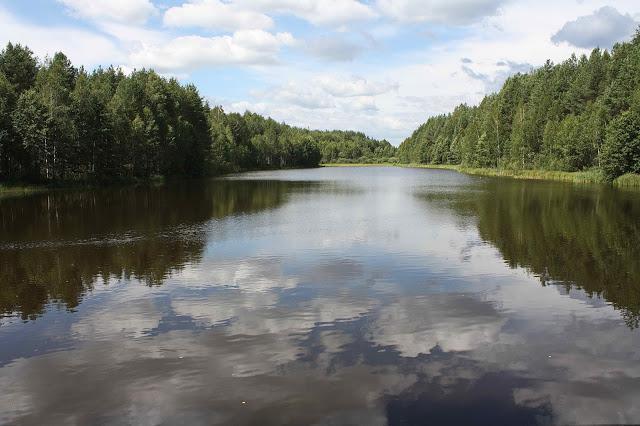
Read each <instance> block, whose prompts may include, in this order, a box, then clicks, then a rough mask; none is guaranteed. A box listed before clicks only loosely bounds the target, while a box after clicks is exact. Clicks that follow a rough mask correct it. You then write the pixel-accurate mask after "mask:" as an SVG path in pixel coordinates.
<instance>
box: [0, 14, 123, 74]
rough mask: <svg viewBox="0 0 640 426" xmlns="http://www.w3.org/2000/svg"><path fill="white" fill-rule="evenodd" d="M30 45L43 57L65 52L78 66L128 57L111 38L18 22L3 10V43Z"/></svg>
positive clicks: (0, 40) (0, 17)
mask: <svg viewBox="0 0 640 426" xmlns="http://www.w3.org/2000/svg"><path fill="white" fill-rule="evenodd" d="M9 41H11V42H14V43H20V44H25V45H27V46H28V47H29V48H30V49H31V50H33V52H34V53H35V54H36V55H37V56H38V57H40V58H44V57H45V56H47V55H48V56H52V55H53V54H54V53H56V52H59V51H63V52H64V53H65V54H66V55H67V56H68V57H69V58H70V59H71V61H72V62H73V63H74V64H76V65H80V64H81V65H85V66H89V67H91V66H96V65H109V64H111V63H114V62H121V61H122V60H124V58H125V55H124V54H123V52H122V51H121V50H120V49H119V48H118V47H117V46H116V45H115V44H114V43H113V42H112V41H111V40H110V39H109V38H107V37H103V36H101V35H99V34H95V33H92V32H89V31H85V30H81V29H77V28H71V27H55V26H52V27H43V26H39V25H35V24H30V23H28V22H24V21H22V20H19V19H17V18H16V17H14V16H13V15H11V14H10V13H8V12H6V11H4V10H3V9H2V8H0V43H1V44H2V45H4V44H6V43H7V42H9Z"/></svg>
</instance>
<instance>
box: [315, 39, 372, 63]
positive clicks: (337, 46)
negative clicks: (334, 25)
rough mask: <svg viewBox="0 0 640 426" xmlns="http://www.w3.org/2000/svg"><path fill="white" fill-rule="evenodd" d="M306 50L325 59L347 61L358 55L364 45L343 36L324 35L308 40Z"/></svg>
mask: <svg viewBox="0 0 640 426" xmlns="http://www.w3.org/2000/svg"><path fill="white" fill-rule="evenodd" d="M306 51H307V52H308V53H310V54H311V55H313V56H317V57H319V58H321V59H324V60H327V61H335V62H349V61H353V60H354V59H355V58H356V57H358V56H359V55H360V54H361V53H362V52H363V51H364V47H363V46H362V45H360V44H358V43H355V42H353V41H351V40H349V39H346V38H344V37H338V36H325V37H318V38H315V39H312V40H309V41H308V42H307V45H306Z"/></svg>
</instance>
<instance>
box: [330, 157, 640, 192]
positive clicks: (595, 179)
mask: <svg viewBox="0 0 640 426" xmlns="http://www.w3.org/2000/svg"><path fill="white" fill-rule="evenodd" d="M376 166H382V167H408V168H421V169H442V170H455V171H457V172H460V173H466V174H469V175H475V176H488V177H504V178H511V179H522V180H550V181H558V182H571V183H606V181H605V178H604V176H602V174H601V173H600V172H599V171H597V170H589V171H584V172H561V171H550V170H508V169H485V168H474V167H465V166H456V165H444V164H398V163H381V164H342V163H340V164H323V167H376ZM613 185H614V186H616V187H621V188H638V189H640V175H637V174H627V175H624V176H620V177H619V178H617V179H616V180H615V181H614V182H613Z"/></svg>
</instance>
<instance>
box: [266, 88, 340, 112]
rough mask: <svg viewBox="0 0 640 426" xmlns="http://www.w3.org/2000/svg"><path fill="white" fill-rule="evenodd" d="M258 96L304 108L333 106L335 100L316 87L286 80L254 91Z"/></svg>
mask: <svg viewBox="0 0 640 426" xmlns="http://www.w3.org/2000/svg"><path fill="white" fill-rule="evenodd" d="M255 95H256V96H257V97H259V98H263V99H269V100H270V101H271V102H277V103H285V104H290V105H296V106H299V107H302V108H306V109H321V108H333V107H335V102H334V101H333V100H332V99H331V97H330V96H327V94H326V93H324V92H322V91H321V90H319V88H318V87H314V86H308V85H300V84H298V83H296V82H288V83H287V84H285V85H282V86H279V87H275V88H272V89H270V90H268V91H265V92H256V93H255Z"/></svg>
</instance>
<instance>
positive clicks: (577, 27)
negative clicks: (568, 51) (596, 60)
mask: <svg viewBox="0 0 640 426" xmlns="http://www.w3.org/2000/svg"><path fill="white" fill-rule="evenodd" d="M637 26H638V22H637V21H636V20H635V19H633V18H632V17H631V15H629V14H628V13H627V14H622V13H620V12H618V10H617V9H615V8H613V7H611V6H605V7H603V8H601V9H598V10H596V11H595V12H593V13H592V14H591V15H586V16H581V17H579V18H577V19H576V20H574V21H570V22H567V23H566V24H564V26H563V27H562V28H561V29H560V31H558V32H557V33H555V34H554V35H553V37H551V41H553V42H554V43H556V44H559V43H562V42H567V43H569V44H571V45H573V46H576V47H581V48H586V49H590V48H594V47H603V48H608V47H611V46H613V45H614V44H615V43H616V42H619V41H624V40H626V39H628V38H630V37H631V35H632V34H633V33H634V31H635V29H636V28H637Z"/></svg>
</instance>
